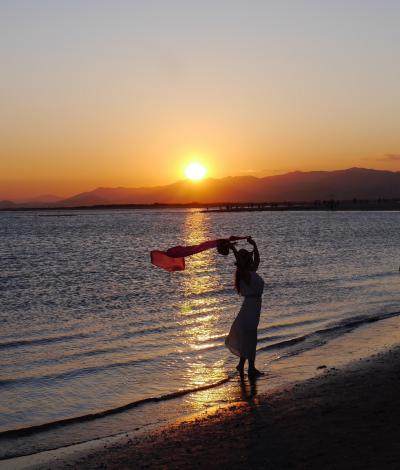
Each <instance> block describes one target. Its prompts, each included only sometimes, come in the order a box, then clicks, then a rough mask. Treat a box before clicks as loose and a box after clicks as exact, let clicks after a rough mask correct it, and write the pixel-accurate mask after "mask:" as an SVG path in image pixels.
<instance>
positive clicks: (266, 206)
mask: <svg viewBox="0 0 400 470" xmlns="http://www.w3.org/2000/svg"><path fill="white" fill-rule="evenodd" d="M110 209H202V212H263V211H268V212H276V211H278V212H279V211H399V210H400V199H374V200H364V199H352V200H344V201H336V200H333V199H332V200H323V201H319V200H318V201H313V202H309V201H306V202H301V201H300V202H296V201H281V202H218V203H210V204H204V203H197V202H193V203H188V204H161V203H153V204H95V205H85V206H66V207H62V206H60V207H58V206H36V207H5V208H0V212H25V211H30V212H32V211H71V210H72V211H75V210H110Z"/></svg>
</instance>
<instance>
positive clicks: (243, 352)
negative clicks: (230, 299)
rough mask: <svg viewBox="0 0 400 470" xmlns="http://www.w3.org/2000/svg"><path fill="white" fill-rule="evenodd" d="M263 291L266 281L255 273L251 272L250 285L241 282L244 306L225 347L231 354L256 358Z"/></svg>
mask: <svg viewBox="0 0 400 470" xmlns="http://www.w3.org/2000/svg"><path fill="white" fill-rule="evenodd" d="M263 290H264V280H263V278H262V277H261V276H259V275H258V274H257V273H256V272H255V271H250V282H249V284H247V283H246V281H244V280H241V281H240V293H241V295H242V296H243V297H244V300H243V304H242V307H241V308H240V311H239V313H238V315H237V317H236V318H235V320H234V322H233V324H232V326H231V329H230V331H229V335H228V336H227V338H226V340H225V345H226V346H227V348H229V350H230V351H231V353H233V354H235V355H236V356H239V357H243V358H245V359H250V360H253V361H254V359H255V357H256V347H257V327H258V323H259V321H260V311H261V296H262V293H263Z"/></svg>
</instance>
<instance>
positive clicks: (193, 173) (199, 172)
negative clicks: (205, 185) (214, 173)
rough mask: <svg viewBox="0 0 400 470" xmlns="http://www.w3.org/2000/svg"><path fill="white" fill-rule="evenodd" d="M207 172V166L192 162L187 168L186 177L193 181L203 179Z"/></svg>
mask: <svg viewBox="0 0 400 470" xmlns="http://www.w3.org/2000/svg"><path fill="white" fill-rule="evenodd" d="M206 173H207V170H206V168H205V166H204V165H202V164H201V163H197V162H193V163H190V164H189V165H188V166H187V167H186V169H185V175H186V177H187V178H188V179H190V180H192V181H200V180H202V179H203V178H204V177H205V175H206Z"/></svg>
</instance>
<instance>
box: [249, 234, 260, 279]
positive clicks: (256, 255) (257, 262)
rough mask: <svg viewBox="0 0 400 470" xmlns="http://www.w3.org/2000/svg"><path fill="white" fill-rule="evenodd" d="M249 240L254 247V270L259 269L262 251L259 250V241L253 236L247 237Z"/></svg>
mask: <svg viewBox="0 0 400 470" xmlns="http://www.w3.org/2000/svg"><path fill="white" fill-rule="evenodd" d="M247 241H248V242H249V243H250V245H253V247H254V251H253V253H254V270H255V271H257V269H258V266H259V265H260V253H259V251H258V248H257V243H256V242H255V241H254V240H253V239H252V238H251V237H249V238H248V239H247Z"/></svg>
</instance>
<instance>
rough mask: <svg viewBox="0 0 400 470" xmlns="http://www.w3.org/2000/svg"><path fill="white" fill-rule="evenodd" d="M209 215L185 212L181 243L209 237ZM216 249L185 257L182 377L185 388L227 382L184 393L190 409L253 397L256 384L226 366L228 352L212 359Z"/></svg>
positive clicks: (216, 334)
mask: <svg viewBox="0 0 400 470" xmlns="http://www.w3.org/2000/svg"><path fill="white" fill-rule="evenodd" d="M208 217H209V216H208V215H207V214H205V213H201V212H191V213H189V214H187V217H186V220H185V224H184V229H183V243H184V244H185V245H194V244H197V243H201V242H203V241H205V240H207V239H208V238H210V233H209V232H210V231H209V227H208V222H209V218H208ZM217 256H218V255H217V253H216V250H207V251H204V252H202V253H199V254H196V255H194V256H193V257H191V258H190V259H189V260H188V263H187V269H186V270H185V271H184V272H183V273H182V277H181V283H182V284H181V290H182V293H183V297H184V298H183V299H182V302H181V305H180V309H179V314H178V321H179V322H180V323H181V324H182V326H183V328H182V332H183V336H184V337H183V338H181V340H182V343H183V344H184V345H185V346H186V348H185V349H186V351H188V350H190V351H192V352H195V354H186V355H184V357H183V360H184V363H185V365H184V372H183V374H184V379H185V383H186V387H187V388H198V387H203V386H206V385H210V384H214V383H217V382H220V381H223V380H224V379H227V378H228V377H229V378H230V379H231V380H230V381H229V383H227V384H226V385H224V386H222V387H213V388H209V389H206V390H201V391H198V392H196V393H192V394H189V395H187V397H186V399H185V401H186V402H187V404H189V406H190V407H191V408H192V409H193V411H195V412H197V411H201V410H204V408H205V407H209V406H214V405H218V404H224V403H228V402H230V401H241V400H245V401H249V400H253V397H254V395H255V393H256V390H255V385H254V384H250V383H248V381H243V380H240V378H239V377H238V376H236V375H235V374H234V373H232V371H231V372H230V375H228V374H229V371H228V370H227V368H226V360H227V357H228V355H227V354H226V355H224V354H223V355H222V357H221V358H220V359H216V358H215V354H213V350H215V347H218V346H219V345H220V344H221V342H222V341H223V338H222V337H221V334H223V332H221V330H220V329H219V328H220V315H221V309H220V308H219V307H220V306H219V304H220V300H218V299H217V298H216V297H215V296H213V291H218V290H219V289H220V288H221V286H220V279H219V277H218V274H217V266H216V263H217V262H218V258H217Z"/></svg>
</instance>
